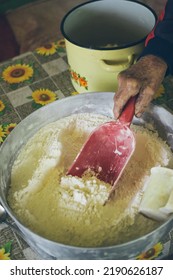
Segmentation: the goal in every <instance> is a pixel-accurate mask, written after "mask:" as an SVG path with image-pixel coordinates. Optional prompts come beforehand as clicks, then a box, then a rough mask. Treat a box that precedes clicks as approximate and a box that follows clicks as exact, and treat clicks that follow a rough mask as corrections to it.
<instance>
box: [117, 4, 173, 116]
mask: <svg viewBox="0 0 173 280" xmlns="http://www.w3.org/2000/svg"><path fill="white" fill-rule="evenodd" d="M166 73H167V74H169V73H173V0H168V1H167V3H166V6H165V8H164V10H163V11H162V13H161V15H160V17H159V19H158V22H157V24H156V26H155V28H154V30H153V31H152V32H151V33H150V34H149V36H148V37H147V39H146V45H145V48H144V51H143V52H142V54H141V56H140V58H139V60H138V62H137V63H136V64H134V65H132V66H131V67H130V68H128V69H126V70H124V71H122V72H121V73H120V74H119V75H118V90H117V93H116V94H115V96H114V115H115V118H118V117H119V115H120V113H121V111H122V109H123V107H124V105H125V104H126V102H127V101H128V99H129V98H130V97H131V96H134V95H137V94H138V97H137V100H136V104H135V115H136V116H138V117H140V116H141V114H142V113H143V112H144V111H145V109H146V107H147V106H148V104H149V103H150V102H151V100H152V98H153V95H154V93H155V92H156V91H157V89H158V88H159V86H160V84H161V83H162V81H163V79H164V77H165V75H166Z"/></svg>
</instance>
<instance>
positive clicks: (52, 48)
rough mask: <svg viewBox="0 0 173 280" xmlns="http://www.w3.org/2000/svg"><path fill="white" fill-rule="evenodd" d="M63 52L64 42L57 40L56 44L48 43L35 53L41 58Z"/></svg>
mask: <svg viewBox="0 0 173 280" xmlns="http://www.w3.org/2000/svg"><path fill="white" fill-rule="evenodd" d="M57 51H58V52H64V51H65V40H64V39H62V40H59V41H57V42H53V43H48V44H45V45H44V46H41V47H39V48H37V49H36V53H37V54H39V55H42V56H50V55H54V54H55V53H56V52H57Z"/></svg>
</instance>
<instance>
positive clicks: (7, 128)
mask: <svg viewBox="0 0 173 280" xmlns="http://www.w3.org/2000/svg"><path fill="white" fill-rule="evenodd" d="M16 125H17V124H16V123H4V124H1V125H0V144H2V143H3V142H4V140H5V139H6V137H7V136H8V135H9V134H10V132H11V131H12V130H13V129H14V128H15V126H16Z"/></svg>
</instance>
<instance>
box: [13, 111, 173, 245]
mask: <svg viewBox="0 0 173 280" xmlns="http://www.w3.org/2000/svg"><path fill="white" fill-rule="evenodd" d="M109 120H110V119H109V118H107V117H105V116H101V115H96V114H87V113H84V114H76V115H72V116H69V117H66V118H64V119H61V120H58V121H56V122H54V123H51V124H49V125H47V126H45V127H44V128H42V129H41V130H40V131H39V132H37V133H36V135H34V136H33V137H32V138H31V139H30V140H29V141H28V143H27V144H26V145H25V146H24V147H23V149H22V150H21V152H20V153H19V155H18V157H17V159H16V161H15V162H14V165H13V168H12V174H11V188H10V190H9V195H8V201H9V204H10V206H11V208H12V209H13V210H14V212H15V213H16V215H17V216H18V218H19V219H20V220H21V221H22V222H23V223H24V224H25V225H26V226H28V227H29V228H30V229H31V230H33V231H34V232H36V233H38V234H40V235H41V236H44V237H46V238H48V239H51V240H54V241H57V242H60V243H64V244H70V245H77V246H83V247H90V246H94V247H95V246H107V245H115V244H119V243H122V242H126V241H129V240H131V239H134V238H137V237H139V236H141V235H144V234H145V233H147V232H150V231H151V230H152V229H154V228H155V227H157V226H158V225H159V224H158V222H154V221H152V220H150V219H147V218H145V217H143V216H142V215H140V214H138V207H139V204H140V201H141V197H142V193H143V192H142V189H143V186H144V183H145V180H146V178H147V176H149V173H150V169H151V168H152V167H154V166H168V167H169V166H171V164H172V161H173V159H172V153H171V151H170V149H169V148H168V147H167V145H166V144H165V143H164V142H163V141H162V140H161V139H159V137H158V135H157V133H153V132H150V131H149V130H147V129H144V128H140V127H135V126H131V128H132V129H133V130H134V132H135V137H136V149H135V152H134V154H133V156H132V158H131V159H130V161H129V163H128V165H127V167H126V169H125V171H124V172H123V175H122V177H121V178H120V180H119V182H118V185H117V189H116V193H115V199H114V200H113V201H111V202H110V203H107V204H106V205H105V206H103V203H104V202H105V200H106V199H107V197H108V194H109V191H110V188H111V187H110V185H109V184H105V183H104V182H101V181H99V180H98V179H96V178H94V177H90V178H88V177H84V178H82V179H81V178H77V177H72V176H66V175H65V174H66V171H67V170H68V168H69V166H70V165H71V163H72V162H73V160H74V158H75V157H76V155H77V153H78V152H79V150H80V148H81V146H82V144H83V143H84V141H85V140H86V139H87V137H88V135H89V134H90V132H91V131H92V130H93V129H94V128H95V127H97V126H98V125H100V124H101V123H103V122H106V121H109Z"/></svg>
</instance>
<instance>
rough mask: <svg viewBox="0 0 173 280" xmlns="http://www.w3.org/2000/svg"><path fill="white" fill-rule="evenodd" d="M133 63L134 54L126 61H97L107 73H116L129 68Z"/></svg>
mask: <svg viewBox="0 0 173 280" xmlns="http://www.w3.org/2000/svg"><path fill="white" fill-rule="evenodd" d="M134 62H135V56H134V54H132V55H129V56H128V57H127V59H126V60H125V59H122V60H119V61H117V60H107V59H102V60H99V63H100V66H101V67H102V68H103V69H104V70H106V71H108V72H117V71H122V70H125V69H127V68H128V67H130V66H131V65H132V64H134Z"/></svg>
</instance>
